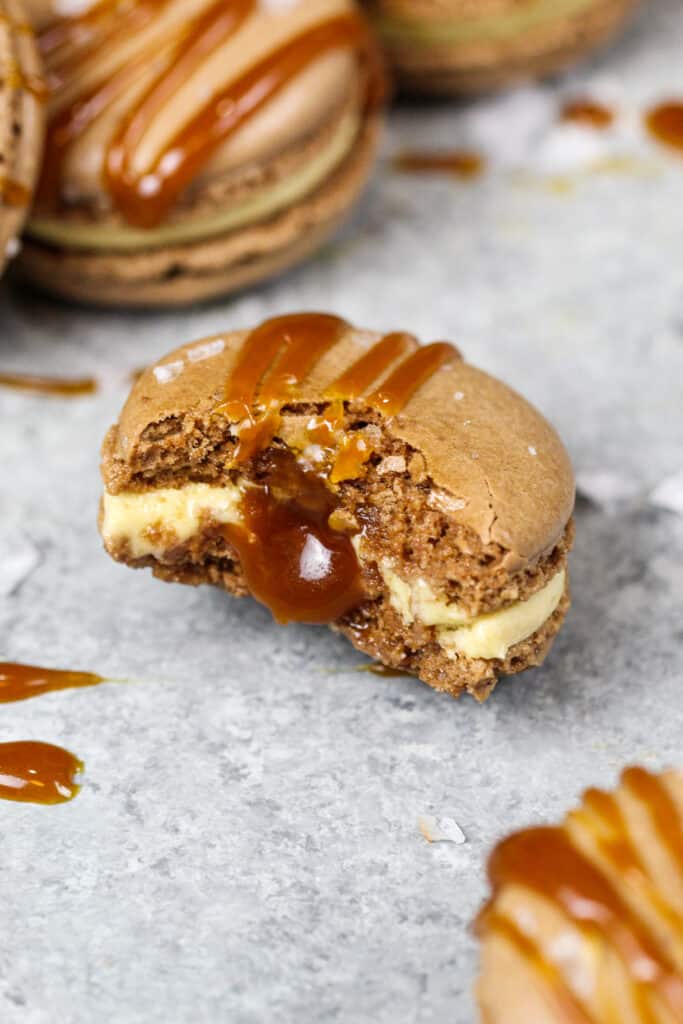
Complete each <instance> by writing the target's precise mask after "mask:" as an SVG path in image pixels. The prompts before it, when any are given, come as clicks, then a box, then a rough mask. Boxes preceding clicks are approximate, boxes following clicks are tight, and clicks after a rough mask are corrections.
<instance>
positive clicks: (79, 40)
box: [38, 0, 381, 229]
mask: <svg viewBox="0 0 683 1024" xmlns="http://www.w3.org/2000/svg"><path fill="white" fill-rule="evenodd" d="M166 3H168V0H140V2H139V3H130V2H126V0H123V2H111V0H103V2H102V3H100V4H98V5H97V6H96V7H95V8H94V9H92V10H90V11H88V12H86V13H85V14H82V15H79V16H76V17H73V18H66V19H62V20H60V21H58V22H56V23H55V24H54V25H52V26H49V27H48V28H47V29H46V30H45V31H44V32H43V33H42V34H41V37H40V47H41V50H42V52H43V54H44V55H45V56H46V57H47V58H48V62H49V65H50V78H49V85H50V87H51V88H52V90H53V91H58V90H59V89H61V88H63V87H64V86H65V85H67V84H69V83H70V82H71V81H73V79H74V78H75V77H76V75H77V74H78V72H79V70H80V68H81V67H82V66H83V65H84V64H86V63H87V62H89V61H91V60H92V59H93V58H94V57H96V54H97V51H98V48H99V47H102V46H106V47H107V48H108V49H109V50H111V49H112V48H113V47H114V46H115V45H116V43H117V41H118V39H126V38H130V37H131V35H134V34H135V33H137V32H139V31H140V30H141V29H142V28H144V27H145V26H146V25H147V24H148V23H149V22H150V21H151V20H152V19H153V18H154V17H155V15H156V14H157V12H158V11H159V9H160V8H163V6H164V5H165V4H166ZM255 7H256V3H255V0H219V2H217V3H215V4H213V5H212V6H211V7H210V8H209V9H208V10H207V11H205V12H204V13H202V14H201V15H200V16H199V17H197V18H195V19H194V20H190V21H189V22H188V23H187V24H186V26H185V27H184V28H183V29H181V30H180V31H179V32H177V34H176V38H175V39H172V40H171V42H170V44H169V43H168V42H166V43H165V44H163V45H165V46H169V45H170V46H171V52H170V54H169V61H168V64H167V67H166V68H165V70H163V71H162V72H161V73H160V74H159V75H158V76H157V77H156V78H155V80H154V81H153V82H152V84H151V85H150V86H149V88H148V89H147V90H146V92H145V93H144V95H143V96H142V98H141V99H140V100H139V101H138V102H137V104H136V107H135V109H134V110H133V111H132V112H130V113H129V114H127V115H125V116H124V117H123V118H122V119H121V122H120V126H119V128H118V130H117V132H116V134H115V135H114V138H113V139H112V141H111V143H110V145H109V147H108V149H107V152H106V156H105V168H104V178H105V184H106V186H107V188H108V190H109V193H110V195H111V198H112V202H113V204H114V206H115V207H116V209H118V211H119V212H120V213H121V215H122V216H123V218H124V219H125V220H126V221H127V222H128V223H129V224H131V225H134V226H135V227H138V228H147V229H151V228H154V227H157V226H158V225H159V224H161V223H163V221H164V220H165V219H166V217H167V215H168V212H169V211H170V209H171V208H172V206H173V205H174V203H175V202H176V200H177V199H178V197H179V196H180V195H181V194H182V193H183V191H184V190H185V189H186V188H187V186H188V185H190V184H191V182H192V181H193V180H194V179H195V178H196V176H197V174H198V173H199V172H200V171H201V170H202V168H203V167H204V166H205V165H206V163H207V162H208V161H209V160H210V159H211V157H212V156H213V154H214V153H215V152H216V150H217V149H218V148H219V147H220V146H221V145H223V144H224V143H225V142H226V141H227V140H228V139H229V138H230V137H231V136H232V135H233V134H234V133H235V132H237V131H238V130H239V129H240V128H241V127H242V126H243V125H244V124H245V123H246V122H247V121H248V120H249V119H250V118H251V117H253V116H254V115H255V114H256V113H257V112H258V111H259V110H260V109H261V108H262V107H263V106H264V105H265V104H267V103H268V102H269V101H270V100H272V99H273V98H274V97H275V96H277V95H278V93H280V92H281V91H282V90H283V89H284V88H285V87H286V86H287V85H288V84H289V83H290V82H291V81H292V79H293V78H295V77H296V75H297V74H299V73H300V72H301V71H302V70H304V69H305V68H306V67H307V66H308V65H309V64H311V63H312V62H313V61H314V60H316V59H317V58H318V57H319V56H321V55H322V54H324V53H325V52H326V51H329V50H333V49H338V48H346V47H355V48H358V49H359V51H362V52H363V54H364V55H365V56H366V58H367V63H368V65H369V66H370V73H369V76H368V77H369V81H368V93H370V92H371V86H372V83H373V82H374V80H375V79H379V78H380V77H381V74H380V71H379V68H378V67H376V66H375V65H373V64H372V60H371V58H372V56H373V55H374V54H375V51H376V47H374V46H373V45H372V44H371V42H370V36H369V33H368V30H367V26H366V24H365V22H364V20H363V19H362V17H361V16H360V15H359V14H357V13H353V14H348V15H342V16H338V17H335V18H331V19H329V20H328V21H326V22H323V23H321V24H319V25H316V26H314V27H313V28H310V29H308V30H307V31H305V32H302V33H301V34H300V35H299V36H298V37H296V38H294V39H292V40H290V41H289V42H287V43H285V44H284V45H282V46H281V47H280V48H279V49H277V50H276V51H275V52H274V53H271V54H270V55H268V56H267V57H265V58H264V59H262V60H261V61H260V62H258V63H257V64H256V65H255V66H254V67H252V68H251V69H250V70H249V71H248V72H246V73H245V74H243V75H242V76H241V77H239V78H238V79H237V80H236V81H234V82H232V83H230V85H228V86H226V87H225V88H224V89H223V90H222V91H221V92H219V93H217V94H216V95H215V96H213V97H212V98H211V99H210V100H209V101H208V102H207V104H206V105H205V106H204V108H203V109H202V110H201V111H200V112H199V113H198V114H197V116H196V117H194V118H193V119H192V120H191V121H190V122H189V123H188V124H187V125H186V126H185V127H184V128H183V129H182V130H180V131H179V132H178V133H177V134H176V136H175V137H174V138H173V139H172V140H171V142H170V144H169V145H168V147H167V148H166V149H165V151H164V152H163V153H161V154H159V156H158V157H157V159H156V162H155V163H154V165H153V166H151V167H148V168H146V169H145V171H144V172H142V173H138V171H137V170H136V169H135V168H134V156H135V153H136V150H137V147H138V145H139V143H140V141H141V139H142V138H143V137H144V135H145V134H146V132H147V130H148V128H149V126H150V125H151V123H152V122H153V120H154V119H155V118H156V117H159V116H163V108H164V107H165V106H166V105H167V104H168V103H169V102H172V100H173V97H174V95H175V94H176V93H177V92H178V90H179V89H180V88H181V87H183V86H184V85H185V83H186V82H187V81H188V80H189V79H190V77H191V76H192V75H193V74H194V72H195V71H196V70H197V69H198V68H199V67H200V65H201V64H202V62H203V61H204V60H206V59H207V57H208V56H209V55H210V54H211V53H212V52H214V51H215V49H216V48H217V47H218V46H219V45H221V44H222V43H223V42H224V41H225V40H226V39H228V38H229V37H230V36H231V35H233V34H234V33H235V32H237V31H238V29H239V28H240V26H241V25H242V24H243V23H244V22H245V20H246V19H247V18H248V17H249V16H250V15H251V14H252V13H253V11H254V9H255ZM149 60H150V57H149V54H142V55H141V56H139V57H137V58H136V59H134V60H132V61H130V62H129V63H128V65H127V66H125V67H122V68H121V69H120V70H119V71H117V72H116V73H115V74H113V75H112V76H110V77H109V78H108V79H107V80H104V81H102V82H100V84H99V85H98V86H96V87H95V88H94V89H93V90H92V91H91V93H90V94H89V95H87V96H81V97H79V98H77V99H76V101H74V102H73V103H71V104H69V105H68V106H67V107H66V108H65V109H64V110H62V111H61V112H60V113H59V114H58V115H56V116H55V117H54V118H53V119H52V122H51V124H50V125H49V129H48V138H47V145H46V149H47V158H46V160H45V166H44V171H43V179H42V181H41V183H40V187H39V190H38V196H39V199H40V203H41V205H47V204H54V203H55V202H57V201H58V200H59V197H60V187H61V179H62V166H63V161H64V156H65V153H66V150H67V148H68V147H69V145H71V144H72V143H73V142H74V141H76V140H77V139H78V138H80V136H81V135H82V134H83V132H84V131H85V130H86V128H88V127H89V126H90V125H91V124H92V123H93V122H94V121H95V120H96V119H97V117H98V116H99V115H100V114H101V113H102V112H103V111H104V110H105V109H107V108H108V107H109V106H110V105H111V104H112V103H113V102H115V101H116V100H117V99H118V98H119V97H120V96H121V95H122V94H123V93H124V92H125V91H126V89H127V88H128V87H129V86H130V85H131V84H132V83H133V82H134V81H135V79H136V77H138V76H139V75H140V74H141V73H143V72H145V71H146V70H147V68H148V67H149Z"/></svg>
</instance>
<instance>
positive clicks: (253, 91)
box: [22, 0, 380, 305]
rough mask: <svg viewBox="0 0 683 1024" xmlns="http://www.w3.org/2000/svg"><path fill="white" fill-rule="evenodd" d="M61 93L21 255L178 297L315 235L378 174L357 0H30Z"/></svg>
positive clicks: (167, 298)
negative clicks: (79, 2)
mask: <svg viewBox="0 0 683 1024" xmlns="http://www.w3.org/2000/svg"><path fill="white" fill-rule="evenodd" d="M29 7H30V11H31V16H32V19H33V21H34V24H35V25H36V26H37V29H38V39H39V45H40V49H41V52H42V57H43V60H44V62H45V66H46V73H47V81H48V85H49V87H50V93H51V99H50V105H49V119H48V129H47V141H46V152H45V159H44V164H43V175H42V180H41V182H40V187H39V189H38V194H37V199H36V203H35V207H34V210H33V213H32V216H31V219H30V221H29V224H28V227H27V234H26V244H25V250H24V254H23V258H22V265H23V269H24V271H25V273H26V274H27V275H28V276H29V277H30V278H32V279H33V280H34V281H36V282H37V283H39V284H40V285H42V286H44V287H46V288H48V289H50V290H51V291H54V292H57V293H59V294H61V295H64V296H68V297H72V298H76V299H83V300H87V301H91V302H95V303H103V304H110V303H111V304H117V303H125V304H127V305H150V304H155V303H164V304H169V303H183V302H188V301H193V300H197V299H202V298H206V297H208V296H212V295H216V294H219V293H225V292H228V291H231V290H233V289H236V288H238V287H240V286H243V285H245V284H248V283H250V282H253V281H256V280H260V279H263V278H264V277H266V276H268V275H269V274H272V273H274V272H276V271H279V270H280V269H282V268H284V267H286V266H287V265H289V264H291V263H294V262H295V261H297V260H299V259H301V258H302V257H303V256H305V255H306V254H307V253H309V252H310V251H312V250H313V249H315V248H316V247H317V246H319V245H320V243H321V242H322V241H323V240H324V239H325V238H327V236H328V235H329V234H330V233H331V232H332V231H333V229H334V228H335V227H336V226H337V225H338V223H339V222H340V220H341V218H342V217H343V216H344V214H345V213H347V211H348V210H349V208H350V207H351V205H352V203H353V201H354V200H355V199H356V197H357V195H358V193H359V191H360V189H361V187H362V185H363V184H364V182H365V179H366V177H367V174H368V170H369V167H370V164H371V160H372V156H373V153H374V149H375V142H376V136H377V128H378V124H379V119H380V113H379V110H378V103H377V99H378V85H379V82H378V78H379V76H380V70H379V62H378V59H377V52H376V49H375V46H374V43H373V39H372V37H371V35H370V34H369V32H368V29H367V26H366V24H365V21H364V20H363V18H362V16H361V15H360V13H359V11H358V10H357V8H356V6H355V4H354V3H353V0H294V2H292V3H287V4H278V3H260V2H258V0H230V2H227V0H140V2H137V3H132V4H131V3H121V2H112V0H99V2H96V3H95V4H94V5H90V6H88V7H87V8H86V9H85V11H84V12H83V13H80V14H77V15H73V16H64V15H57V14H56V13H55V7H54V4H53V3H52V2H51V0H31V2H30V4H29Z"/></svg>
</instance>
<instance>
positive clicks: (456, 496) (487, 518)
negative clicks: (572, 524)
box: [105, 325, 574, 571]
mask: <svg viewBox="0 0 683 1024" xmlns="http://www.w3.org/2000/svg"><path fill="white" fill-rule="evenodd" d="M247 338H248V334H247V332H236V333H229V334H224V335H220V336H218V337H216V338H212V339H208V340H207V341H204V342H199V343H195V344H194V345H187V346H184V347H183V348H180V349H178V350H177V351H176V352H173V353H172V354H171V355H169V356H167V357H166V358H164V359H163V360H161V362H160V363H159V364H158V365H157V366H156V367H152V368H150V369H148V370H147V371H146V372H145V373H144V374H143V375H142V377H141V378H140V380H139V381H138V382H137V383H136V385H135V387H134V388H133V391H132V393H131V395H130V398H129V399H128V402H127V404H126V406H125V408H124V410H123V412H122V415H121V417H120V420H119V424H118V428H117V436H116V444H115V447H114V452H115V460H116V461H117V462H118V466H116V465H113V466H112V465H111V464H110V466H109V470H108V472H109V479H108V481H107V485H108V486H109V487H110V488H111V489H114V490H115V489H119V488H121V487H123V488H125V487H126V486H129V483H130V474H128V473H126V472H125V471H124V472H123V474H122V475H119V474H120V471H121V470H122V469H125V466H127V467H129V468H131V467H132V466H133V465H134V463H135V459H136V453H137V450H138V448H139V446H140V445H141V444H142V443H143V442H144V440H145V437H146V431H148V430H149V429H150V428H151V427H153V426H155V425H158V424H160V423H164V422H165V421H171V420H173V421H179V422H188V423H189V422H197V421H198V420H202V419H204V418H207V419H208V420H211V416H212V413H213V411H214V410H215V409H216V407H217V406H218V405H219V404H220V402H221V398H222V396H223V394H224V391H225V387H226V382H228V381H229V380H230V378H231V374H232V372H233V370H234V368H235V366H236V362H237V359H238V358H239V354H240V352H241V350H242V348H243V346H244V344H245V341H246V340H247ZM381 338H382V336H381V335H379V334H377V333H375V332H370V331H361V330H357V329H355V328H353V327H351V326H350V325H345V328H344V329H343V330H342V331H341V333H340V336H339V339H338V341H337V342H336V344H334V345H333V346H332V347H331V348H329V349H328V350H327V351H326V352H325V353H324V354H323V355H322V356H321V357H320V358H319V359H317V360H315V361H314V365H313V366H312V367H311V369H310V372H308V374H307V376H306V377H305V378H304V379H303V380H301V381H300V382H299V384H298V385H297V389H296V402H297V403H299V404H302V405H303V406H306V404H307V403H311V404H312V403H316V405H317V406H319V405H320V403H321V401H323V400H324V396H325V394H326V392H328V390H329V387H330V385H331V384H332V383H333V382H334V381H336V380H337V379H338V378H339V377H340V375H342V374H343V373H344V372H345V371H346V370H348V368H349V367H350V366H352V365H353V364H354V363H357V361H358V360H359V359H361V358H362V357H363V356H364V355H365V354H367V352H368V351H369V350H370V349H371V348H372V346H375V345H377V343H378V342H379V341H380V340H381ZM411 341H412V342H413V344H414V345H415V348H417V344H416V343H415V341H414V339H411ZM414 351H415V349H410V350H409V353H410V352H412V353H414ZM452 353H453V354H452V356H450V357H448V358H446V360H445V361H443V362H442V363H441V365H439V366H438V367H437V368H436V369H435V370H434V372H432V373H431V374H428V375H426V376H425V379H423V380H422V382H421V384H420V386H418V387H417V388H416V389H415V390H414V391H413V393H412V395H411V396H410V398H409V400H408V401H407V402H406V403H405V404H404V405H403V407H402V408H401V410H400V411H399V412H398V413H396V414H395V415H393V416H391V418H390V423H389V424H388V425H389V429H390V432H391V434H392V435H393V436H395V437H397V438H399V439H400V440H402V441H404V442H405V443H407V444H408V445H409V446H411V447H412V448H414V449H415V450H416V451H417V452H419V453H420V455H421V456H422V458H423V459H424V461H425V472H426V475H427V476H428V477H429V478H430V479H431V481H432V483H433V485H435V487H436V488H437V489H440V490H441V491H443V492H444V494H445V496H446V500H448V498H449V497H450V499H452V500H451V501H450V503H449V509H450V510H451V511H452V515H453V517H454V519H455V520H456V521H457V522H459V523H462V524H463V526H466V527H469V528H470V529H471V530H472V531H474V533H475V534H476V535H477V537H479V538H480V539H481V541H482V542H483V543H484V544H489V543H494V544H499V545H500V546H501V547H502V548H503V549H504V550H505V552H506V556H505V564H506V566H507V568H508V569H509V570H510V571H514V570H516V569H519V568H520V567H523V566H525V565H527V564H529V563H531V562H533V561H534V560H536V559H537V558H538V557H540V556H541V555H543V554H545V553H547V552H548V551H550V550H551V549H552V548H553V547H554V546H555V544H556V543H557V542H558V540H559V539H560V537H561V536H562V533H563V531H564V530H565V528H566V526H567V523H568V521H569V519H570V517H571V513H572V509H573V503H574V481H573V474H572V469H571V465H570V461H569V458H568V456H567V453H566V451H565V449H564V447H563V445H562V443H561V441H560V440H559V438H558V436H557V434H556V433H555V431H554V430H553V428H552V427H551V426H550V425H549V424H548V423H547V421H546V420H545V419H544V418H543V417H542V416H541V415H540V413H538V412H537V411H536V410H535V409H534V408H533V407H532V406H531V405H529V404H528V403H527V402H526V401H525V400H524V399H523V398H522V397H521V396H520V395H518V394H517V393H516V392H514V391H513V390H511V389H510V388H508V387H507V386H506V385H504V384H502V383H501V382H500V381H498V380H496V379H495V378H493V377H490V376H489V375H488V374H486V373H484V372H482V371H481V370H478V369H476V368H475V367H473V366H470V365H469V364H467V363H466V362H465V361H464V360H463V359H462V358H461V357H460V356H459V354H458V353H457V350H456V349H452ZM407 358H408V356H407V355H406V354H405V353H404V354H403V355H401V356H399V357H398V358H396V359H394V360H393V362H391V363H388V364H387V365H385V366H384V367H383V368H382V371H381V372H380V373H379V374H378V377H377V380H375V381H373V383H372V385H371V386H370V387H369V388H368V389H367V391H372V390H373V389H375V388H377V387H378V386H380V385H381V384H382V382H384V381H386V380H388V378H389V376H390V375H391V374H392V373H393V372H394V371H395V370H396V369H397V368H398V367H399V366H400V365H405V362H406V360H407ZM292 400H294V399H292ZM354 402H355V404H357V406H358V408H359V409H361V408H363V407H364V405H365V406H367V402H366V400H365V399H364V397H362V396H358V397H357V398H356V399H355V400H354ZM385 419H388V417H385ZM105 468H106V467H105ZM126 476H127V477H128V479H124V477H126Z"/></svg>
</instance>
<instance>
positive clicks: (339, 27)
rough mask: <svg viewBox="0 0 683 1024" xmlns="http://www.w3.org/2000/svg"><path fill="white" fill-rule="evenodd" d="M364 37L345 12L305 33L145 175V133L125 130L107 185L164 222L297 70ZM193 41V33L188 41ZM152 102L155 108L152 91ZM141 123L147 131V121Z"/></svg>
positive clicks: (137, 213)
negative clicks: (136, 165)
mask: <svg viewBox="0 0 683 1024" xmlns="http://www.w3.org/2000/svg"><path fill="white" fill-rule="evenodd" d="M238 23H239V22H238ZM238 23H237V24H238ZM364 36H365V25H364V23H363V22H362V20H361V19H360V18H359V17H358V16H357V15H347V16H340V17H338V18H334V19H331V20H330V21H328V22H325V23H323V24H321V25H316V26H315V27H314V28H311V29H309V30H308V31H307V32H303V33H302V34H301V35H299V36H298V37H297V38H296V39H293V40H292V41H291V42H289V43H286V44H285V45H284V46H282V47H281V48H280V49H279V50H277V51H276V52H275V53H273V54H271V55H270V56H268V57H266V58H265V59H264V60H262V61H260V62H259V63H258V64H257V65H256V66H255V67H254V68H252V69H251V70H250V71H248V72H247V73H246V74H244V75H243V76H242V77H241V78H239V79H237V81H235V82H233V83H231V84H230V85H229V86H227V87H226V88H225V89H224V90H223V91H222V92H221V93H219V94H218V95H216V96H215V97H213V98H212V100H211V101H210V103H209V104H207V106H205V107H204V109H203V110H202V111H201V112H200V113H199V114H198V116H197V117H196V118H194V119H193V121H192V122H191V123H190V124H188V125H187V126H186V127H185V128H184V129H183V130H182V131H180V132H179V133H178V134H177V135H176V136H175V138H174V139H173V140H172V142H171V143H170V145H169V147H168V149H167V150H166V152H165V153H163V154H162V155H161V156H160V157H159V158H158V159H157V161H156V164H155V165H154V167H151V168H149V169H148V170H147V171H146V172H145V174H143V175H140V176H138V175H136V174H135V173H134V172H133V171H132V166H131V165H132V156H133V151H134V149H133V147H134V145H135V143H136V142H137V141H138V138H139V136H140V134H142V133H141V132H139V131H138V132H136V131H134V130H133V137H132V139H129V137H128V132H127V130H124V131H123V132H122V133H121V135H120V136H119V138H118V139H117V140H116V141H115V142H114V145H113V146H112V149H111V151H110V153H109V156H108V159H107V175H106V176H107V184H108V186H109V191H110V194H111V196H112V199H113V200H114V203H115V205H116V207H117V209H118V210H119V211H120V212H121V213H122V215H123V216H124V217H125V219H126V220H127V221H128V223H130V224H135V225H137V226H138V227H142V228H153V227H156V226H158V225H159V224H161V223H162V222H163V221H164V219H165V217H166V215H167V214H168V211H169V210H170V209H171V207H172V206H173V205H174V203H175V202H176V200H177V199H178V197H179V196H180V195H181V194H182V192H183V191H184V190H185V189H186V188H187V186H188V185H190V184H191V182H192V181H193V180H194V179H195V178H196V176H197V174H198V173H199V171H201V169H202V168H203V167H204V166H205V165H206V164H207V163H208V161H209V160H210V159H211V157H212V156H213V154H214V153H215V152H216V150H217V149H218V148H219V147H220V146H221V145H222V144H223V143H224V142H226V141H227V139H229V138H230V137H231V136H232V135H234V133H235V132H236V131H238V130H239V129H240V128H241V127H242V126H243V125H244V124H245V123H246V122H247V121H248V120H249V119H250V118H251V117H253V116H254V114H256V113H257V112H258V111H259V110H260V109H261V108H262V107H264V106H265V105H266V104H267V103H268V102H269V101H270V100H272V99H273V98H274V97H275V96H277V95H278V93H280V92H281V91H282V90H283V89H284V88H285V86H286V85H288V84H289V82H291V81H292V79H294V78H295V77H296V75H298V74H299V73H300V72H301V71H302V70H303V69H304V68H306V67H307V66H308V65H309V64H310V63H312V61H314V60H316V59H317V58H318V57H320V56H321V55H322V54H323V53H325V52H326V51H327V50H332V49H339V48H343V47H349V46H358V45H360V43H361V42H362V41H363V38H364ZM193 44H194V39H193V37H190V39H189V40H188V41H186V43H185V46H186V47H187V46H189V47H192V46H193ZM181 60H182V56H181ZM160 88H165V84H164V85H162V86H160ZM151 102H152V106H153V107H154V108H155V109H156V101H155V100H154V97H153V96H152V99H151ZM135 123H136V122H135V119H134V121H133V122H132V124H133V125H134V124H135ZM141 128H142V129H143V131H144V128H145V124H142V125H141ZM131 143H132V144H131ZM171 156H172V159H169V157H171ZM151 185H153V187H150V186H151Z"/></svg>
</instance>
